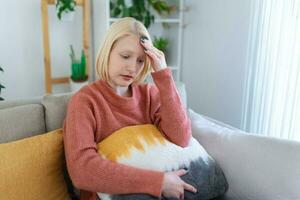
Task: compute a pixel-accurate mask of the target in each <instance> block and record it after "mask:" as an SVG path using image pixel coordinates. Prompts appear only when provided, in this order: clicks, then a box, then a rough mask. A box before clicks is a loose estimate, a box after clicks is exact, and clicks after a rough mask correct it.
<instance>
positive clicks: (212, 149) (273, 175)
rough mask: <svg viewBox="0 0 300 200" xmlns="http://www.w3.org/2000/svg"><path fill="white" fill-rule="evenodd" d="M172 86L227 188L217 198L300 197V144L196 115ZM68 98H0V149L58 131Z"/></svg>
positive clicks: (182, 89)
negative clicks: (222, 175)
mask: <svg viewBox="0 0 300 200" xmlns="http://www.w3.org/2000/svg"><path fill="white" fill-rule="evenodd" d="M176 86H177V88H178V91H179V93H180V96H181V99H182V102H183V103H184V105H185V106H186V108H187V112H188V114H189V117H190V119H191V122H192V133H193V137H195V138H196V139H197V140H198V141H199V142H200V144H201V145H202V146H203V147H204V148H205V149H206V151H207V152H208V153H209V154H210V155H211V156H212V157H213V158H214V159H215V160H216V161H217V163H218V164H219V165H220V166H221V168H222V170H223V172H224V174H225V176H226V179H227V181H228V184H229V189H228V191H227V192H226V194H225V195H224V196H223V197H220V198H219V199H220V200H300V143H299V142H296V141H289V140H284V139H276V138H271V137H264V136H261V135H256V134H251V133H246V132H244V131H242V130H239V129H237V128H235V127H232V126H229V125H228V124H225V123H222V122H219V121H217V120H214V119H212V118H209V117H207V116H204V115H201V114H199V113H196V112H195V111H193V110H192V109H191V108H189V107H188V106H187V100H186V91H185V85H184V84H183V83H180V82H177V83H176ZM71 96H72V93H64V94H54V95H44V96H40V97H35V98H30V99H22V100H9V101H3V102H0V149H1V145H2V144H8V143H10V142H14V141H20V140H22V139H24V138H25V139H26V138H31V137H34V136H39V135H43V134H44V133H47V132H49V131H53V130H57V129H60V128H61V127H62V124H63V120H64V117H65V114H66V108H67V104H68V101H69V99H70V97H71ZM199 103H201V99H200V100H199ZM228 115H230V113H228ZM0 153H1V151H0ZM0 157H2V155H0ZM0 166H1V160H0ZM62 171H63V172H62V173H63V174H64V181H65V183H66V185H67V189H68V194H69V198H70V199H76V198H77V197H78V190H77V189H76V188H74V186H73V185H72V182H71V180H70V178H69V176H68V173H67V170H66V167H65V165H64V167H63V168H62ZM16 181H17V180H16ZM2 184H5V183H3V182H2ZM2 186H3V185H2ZM12 190H14V189H12ZM74 191H75V192H74ZM0 199H2V198H1V181H0ZM20 199H23V198H20ZM44 199H47V198H44Z"/></svg>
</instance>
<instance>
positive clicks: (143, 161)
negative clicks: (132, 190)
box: [97, 124, 228, 200]
mask: <svg viewBox="0 0 300 200" xmlns="http://www.w3.org/2000/svg"><path fill="white" fill-rule="evenodd" d="M97 149H98V153H99V154H100V155H101V156H102V157H103V158H104V159H108V160H112V161H115V162H118V163H122V164H126V165H130V166H134V167H139V168H143V169H151V170H158V171H165V172H167V171H174V170H178V169H182V168H184V169H187V170H188V173H187V174H185V175H184V176H182V177H181V178H182V179H183V180H184V181H185V182H187V183H189V184H191V185H193V186H194V187H196V188H197V191H198V192H197V193H196V194H194V193H191V192H188V191H185V194H184V197H185V199H186V200H192V199H195V200H196V199H197V200H200V199H201V200H208V199H213V198H216V197H218V196H220V195H222V194H224V193H225V192H226V190H227V188H228V184H227V181H226V179H225V176H224V174H223V172H222V170H221V168H220V167H219V166H218V164H217V163H216V162H215V160H214V159H213V158H212V157H211V156H209V155H208V153H207V152H206V151H205V149H204V148H203V147H202V146H201V145H200V144H199V143H198V141H197V140H196V139H194V138H191V140H190V141H189V145H188V146H187V147H185V148H182V147H180V146H178V145H176V144H174V143H171V142H170V141H168V140H167V139H166V138H165V137H164V135H163V134H162V133H161V132H160V131H159V130H158V129H157V127H156V126H155V125H153V124H144V125H134V126H127V127H124V128H121V129H119V130H117V131H115V132H114V133H113V134H111V135H110V136H108V137H107V138H105V139H104V140H103V141H101V142H100V143H99V144H97ZM153 161H155V162H153ZM98 196H99V197H100V198H101V199H102V200H130V199H135V200H152V199H153V200H154V199H157V198H155V197H153V196H150V195H146V194H128V195H109V194H103V193H100V192H99V193H98Z"/></svg>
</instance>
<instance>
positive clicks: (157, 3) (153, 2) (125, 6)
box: [110, 0, 176, 28]
mask: <svg viewBox="0 0 300 200" xmlns="http://www.w3.org/2000/svg"><path fill="white" fill-rule="evenodd" d="M150 7H152V8H153V9H154V10H156V11H157V12H158V13H159V14H161V15H168V14H170V12H171V11H173V10H174V9H175V8H176V7H175V6H170V5H169V4H168V3H167V2H166V1H164V0H110V14H111V17H134V18H135V19H137V20H139V21H141V22H142V23H143V24H144V25H145V27H146V28H149V26H150V25H151V24H152V23H153V22H154V19H155V17H154V15H152V14H151V12H150V9H149V8H150Z"/></svg>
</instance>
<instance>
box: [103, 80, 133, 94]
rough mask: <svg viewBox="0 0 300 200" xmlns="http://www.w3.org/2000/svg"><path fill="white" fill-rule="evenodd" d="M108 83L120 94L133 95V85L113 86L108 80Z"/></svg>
mask: <svg viewBox="0 0 300 200" xmlns="http://www.w3.org/2000/svg"><path fill="white" fill-rule="evenodd" d="M108 84H109V86H110V87H111V88H112V89H113V90H114V91H115V93H116V94H118V95H120V96H123V97H130V96H131V95H132V92H131V91H132V90H131V86H128V87H121V86H113V85H112V84H111V83H110V82H109V81H108Z"/></svg>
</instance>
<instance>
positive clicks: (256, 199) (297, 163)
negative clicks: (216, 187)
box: [189, 109, 300, 200]
mask: <svg viewBox="0 0 300 200" xmlns="http://www.w3.org/2000/svg"><path fill="white" fill-rule="evenodd" d="M189 116H190V118H191V122H192V132H193V136H194V137H195V138H196V139H197V140H198V141H199V142H200V143H201V145H203V147H204V148H205V149H206V151H207V152H208V153H209V154H210V155H211V156H212V157H214V158H215V159H216V161H217V162H218V163H219V165H220V166H221V168H222V169H223V171H224V174H225V176H226V178H227V181H228V184H229V190H228V192H227V194H226V197H227V198H225V199H232V200H233V199H235V200H240V199H243V200H247V199H249V200H250V199H251V200H267V199H270V200H271V199H272V200H273V199H274V200H275V199H276V200H299V199H300V190H299V188H300V143H299V142H296V141H290V140H284V139H276V138H272V137H265V136H260V135H254V134H249V133H246V132H243V131H241V130H237V129H235V130H233V129H229V128H227V127H224V126H220V125H217V124H215V123H213V122H212V121H209V120H207V119H206V118H204V117H203V116H201V115H199V114H197V113H195V112H194V111H192V110H191V109H189Z"/></svg>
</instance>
